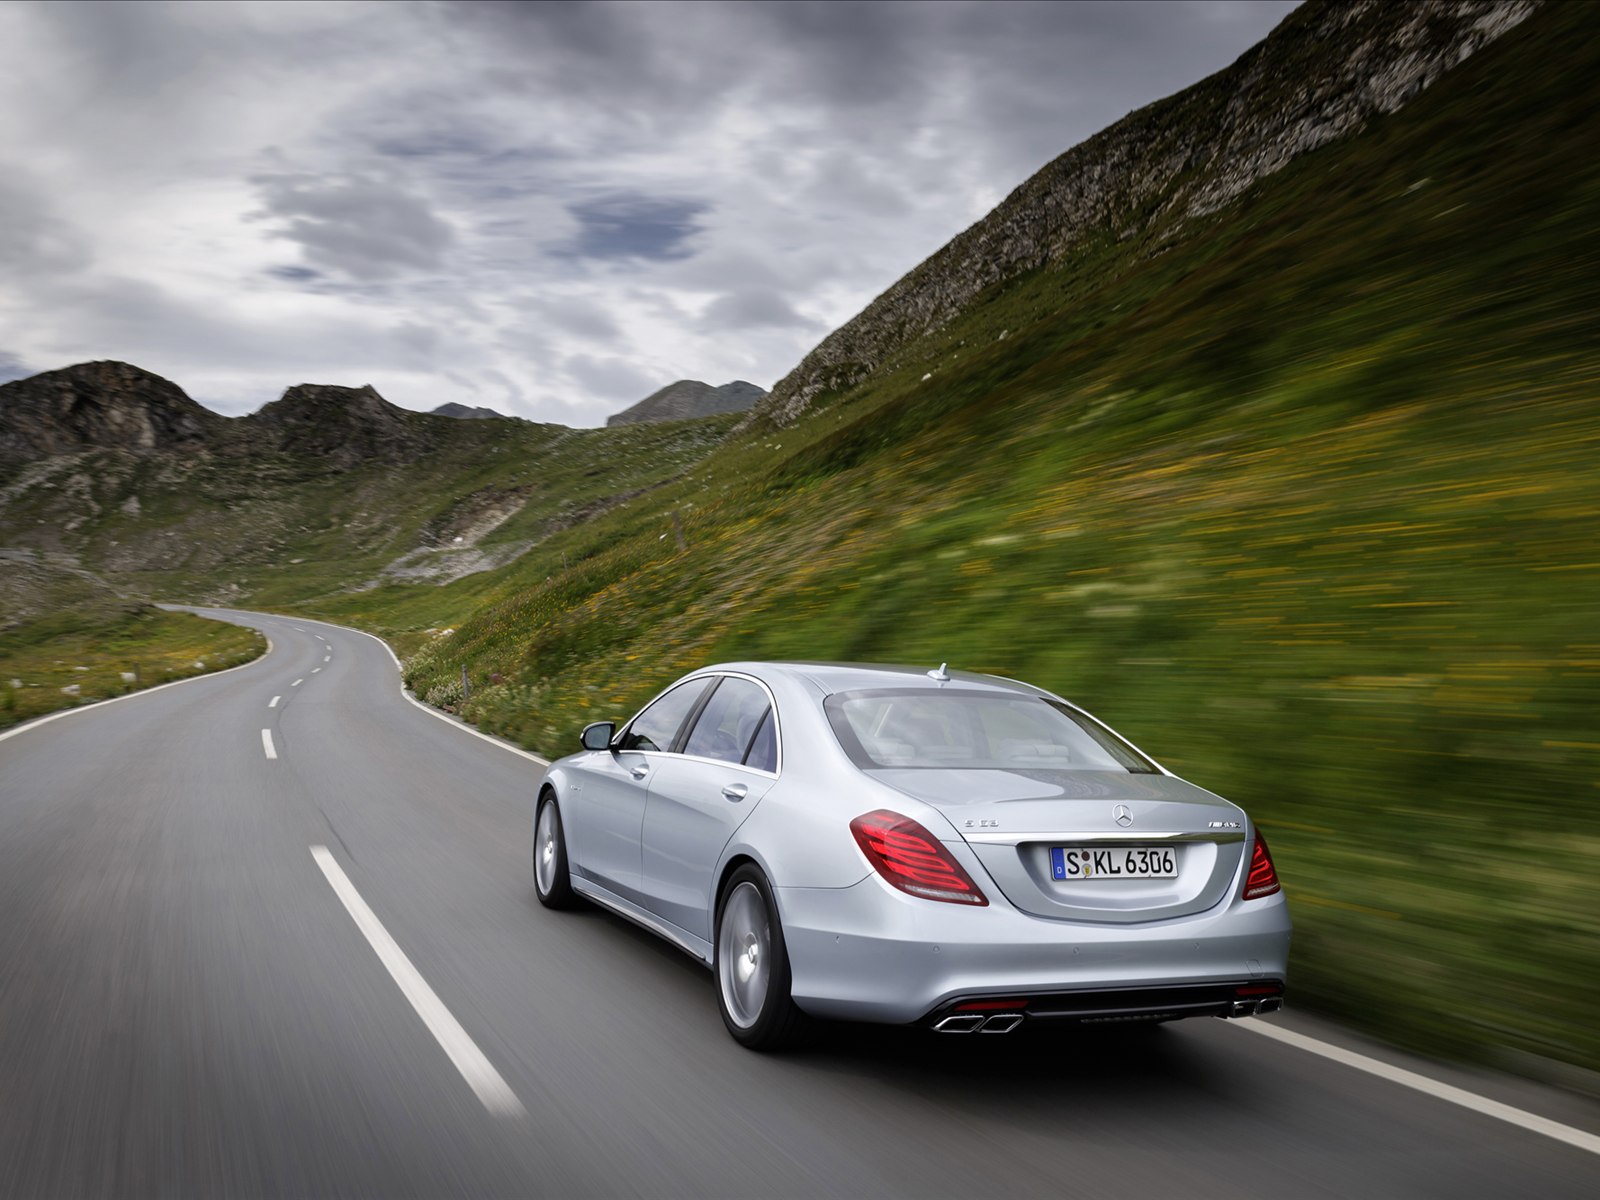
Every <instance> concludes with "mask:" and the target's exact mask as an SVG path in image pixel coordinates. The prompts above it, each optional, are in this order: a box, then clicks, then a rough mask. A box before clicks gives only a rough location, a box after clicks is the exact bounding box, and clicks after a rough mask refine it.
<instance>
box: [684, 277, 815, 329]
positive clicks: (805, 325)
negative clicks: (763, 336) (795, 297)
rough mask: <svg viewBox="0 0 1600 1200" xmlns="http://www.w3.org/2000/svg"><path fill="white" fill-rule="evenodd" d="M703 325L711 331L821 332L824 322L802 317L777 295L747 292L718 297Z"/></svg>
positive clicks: (765, 290) (710, 307) (713, 302)
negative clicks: (767, 328) (803, 330)
mask: <svg viewBox="0 0 1600 1200" xmlns="http://www.w3.org/2000/svg"><path fill="white" fill-rule="evenodd" d="M701 323H702V324H703V325H704V326H705V327H706V328H708V329H711V330H717V329H761V328H764V327H770V328H780V329H809V330H813V331H821V330H822V326H821V322H818V321H813V320H812V319H811V318H810V317H806V316H802V315H801V314H800V313H797V312H796V311H795V310H794V306H793V305H791V304H790V303H789V302H788V301H787V300H785V299H784V298H783V297H782V296H780V295H779V294H778V293H777V292H775V291H771V290H769V289H767V288H745V289H743V290H741V291H737V292H728V293H726V294H724V295H721V296H718V297H717V298H716V299H715V300H713V301H712V302H711V303H710V304H709V305H707V306H706V311H705V314H704V315H703V316H702V317H701Z"/></svg>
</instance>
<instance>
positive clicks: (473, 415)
mask: <svg viewBox="0 0 1600 1200" xmlns="http://www.w3.org/2000/svg"><path fill="white" fill-rule="evenodd" d="M430 411H431V412H432V414H433V415H434V416H436V417H455V418H456V419H457V420H461V421H489V420H495V421H507V420H511V419H512V418H510V417H507V416H506V415H505V413H498V412H495V410H494V409H492V408H481V407H478V406H475V405H471V404H457V403H456V402H455V401H453V400H452V401H450V402H448V403H446V404H441V405H439V407H438V408H435V409H432V410H430Z"/></svg>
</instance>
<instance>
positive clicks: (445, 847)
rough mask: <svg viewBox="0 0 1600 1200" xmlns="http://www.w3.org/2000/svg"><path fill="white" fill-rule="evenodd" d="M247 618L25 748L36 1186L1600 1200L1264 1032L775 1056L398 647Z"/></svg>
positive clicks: (2, 1039) (4, 1190) (1554, 1170)
mask: <svg viewBox="0 0 1600 1200" xmlns="http://www.w3.org/2000/svg"><path fill="white" fill-rule="evenodd" d="M230 619H235V620H239V621H241V622H243V623H245V624H250V625H255V626H257V627H259V628H261V629H263V630H265V631H266V632H267V634H268V636H269V637H270V638H271V639H272V643H273V649H272V651H271V652H270V653H269V654H268V655H267V656H265V657H264V658H262V659H260V660H258V661H257V662H255V663H253V664H250V665H249V666H246V667H243V668H240V669H238V670H235V671H232V672H227V673H224V674H220V675H215V676H210V677H207V678H205V679H202V680H197V681H193V682H189V683H185V684H182V685H178V686H174V687H169V688H166V689H163V690H158V691H154V692H151V693H148V694H143V695H139V696H137V697H132V698H129V699H126V700H123V701H118V702H115V703H112V704H108V705H104V706H101V707H97V708H93V709H89V710H86V711H83V712H79V713H74V714H73V715H71V716H69V717H66V718H63V719H60V720H56V721H53V722H50V723H48V724H44V725H40V726H38V727H35V728H29V729H24V730H23V731H21V732H19V733H16V734H15V735H14V736H11V737H9V738H6V739H5V740H3V741H0V1194H3V1195H6V1196H41V1197H54V1196H77V1195H109V1196H141V1195H158V1194H159V1195H163V1196H222V1195H257V1194H261V1195H291V1196H334V1195H338V1196H440V1195H472V1196H479V1195H481V1196H490V1195H506V1196H512V1195H516V1196H578V1195H646V1196H680V1195H682V1196H716V1195H737V1196H770V1195H848V1196H891V1195H893V1196H902V1195H903V1196H940V1197H963V1196H972V1197H977V1196H982V1197H988V1196H1013V1195H1015V1196H1032V1195H1039V1196H1046V1195H1048V1196H1063V1195H1065V1196H1080V1195H1081V1196H1095V1197H1113V1196H1138V1197H1162V1196H1175V1197H1176V1196H1182V1197H1203V1196H1225V1197H1229V1198H1230V1200H1237V1198H1238V1197H1241V1196H1255V1195H1277V1196H1288V1197H1301V1196H1338V1197H1348V1196H1361V1197H1373V1196H1438V1197H1451V1198H1460V1197H1475V1196H1483V1197H1495V1198H1496V1200H1504V1198H1505V1197H1515V1196H1539V1197H1541V1198H1547V1200H1548V1198H1554V1197H1561V1196H1574V1197H1577V1196H1583V1197H1585V1198H1586V1200H1587V1198H1591V1197H1593V1196H1595V1195H1600V1155H1597V1154H1595V1153H1592V1152H1588V1151H1585V1150H1584V1149H1581V1148H1579V1147H1575V1146H1571V1145H1566V1144H1563V1143H1561V1142H1559V1141H1556V1140H1553V1139H1551V1138H1549V1137H1545V1136H1541V1135H1540V1134H1538V1133H1534V1132H1530V1131H1528V1130H1526V1129H1523V1128H1519V1127H1517V1126H1515V1125H1513V1124H1508V1123H1506V1122H1504V1121H1501V1120H1496V1119H1493V1118H1491V1117H1489V1116H1485V1115H1481V1114H1479V1113H1475V1112H1471V1111H1468V1110H1466V1109H1464V1108H1461V1107H1459V1106H1457V1105H1454V1104H1450V1103H1446V1102H1444V1101H1442V1100H1439V1099H1436V1098H1433V1097H1430V1096H1426V1095H1423V1094H1420V1093H1418V1092H1417V1091H1414V1090H1411V1089H1409V1088H1406V1087H1402V1086H1398V1085H1396V1084H1394V1083H1392V1082H1388V1081H1386V1080H1383V1079H1379V1078H1374V1077H1373V1076H1371V1075H1369V1074H1365V1073H1362V1072H1360V1071H1357V1070H1353V1069H1351V1068H1350V1067H1348V1066H1345V1065H1341V1064H1339V1063H1336V1062H1331V1061H1328V1060H1327V1059H1325V1058H1321V1057H1318V1056H1316V1055H1314V1054H1310V1053H1307V1052H1305V1051H1304V1050H1302V1049H1298V1048H1295V1047H1292V1046H1286V1045H1283V1044H1280V1043H1278V1042H1275V1041H1272V1040H1270V1039H1268V1038H1266V1037H1262V1036H1259V1035H1257V1034H1255V1033H1252V1032H1250V1031H1249V1030H1248V1029H1246V1028H1244V1027H1243V1026H1244V1025H1247V1024H1249V1022H1240V1023H1232V1022H1221V1021H1190V1022H1183V1023H1179V1024H1177V1025H1173V1026H1168V1027H1163V1028H1160V1029H1153V1030H1152V1029H1145V1030H1117V1031H1105V1030H1102V1031H1100V1032H1096V1033H1094V1034H1093V1035H1091V1036H1079V1037H1070V1036H1062V1037H1050V1038H1039V1037H1027V1036H1022V1035H1012V1036H1008V1037H965V1038H953V1037H934V1036H931V1035H924V1034H906V1033H897V1032H895V1031H883V1030H874V1029H871V1028H866V1027H840V1028H836V1029H834V1030H832V1031H830V1032H829V1033H828V1034H827V1035H826V1036H824V1037H822V1038H821V1039H820V1040H819V1041H818V1042H817V1044H816V1045H814V1046H812V1047H811V1048H809V1049H807V1050H804V1051H801V1052H797V1053H794V1054H789V1055H785V1056H779V1057H763V1056H759V1055H755V1054H751V1053H749V1052H747V1051H745V1050H742V1049H740V1048H739V1047H738V1046H737V1045H735V1044H734V1042H733V1041H732V1040H731V1039H730V1038H729V1037H728V1036H727V1034H726V1033H725V1032H724V1030H723V1028H722V1025H721V1022H720V1020H719V1018H718V1016H717V1011H716V1006H715V1003H714V999H713V995H712V983H711V976H710V975H709V973H708V972H706V971H705V970H704V969H703V968H701V967H699V966H697V965H696V964H695V963H693V962H691V961H690V960H689V959H688V958H686V957H684V956H682V955H681V954H679V953H678V952H677V951H675V950H673V949H672V948H670V947H668V946H667V945H665V944H664V943H660V942H658V941H656V940H655V939H653V938H652V937H651V936H649V935H648V934H645V933H643V932H641V931H639V930H636V929H635V928H633V927H632V926H630V925H628V924H627V923H625V922H623V921H621V920H618V919H616V918H613V917H611V916H608V915H605V914H602V913H600V912H597V911H586V912H580V913H574V914H557V913H549V912H546V911H545V910H543V909H541V908H540V907H539V905H538V903H537V902H536V901H535V899H534V895H533V885H532V877H531V870H530V842H531V836H530V825H531V803H532V800H533V797H534V795H535V789H536V787H537V784H538V781H539V777H540V773H541V768H540V766H539V764H537V763H536V762H533V761H530V760H529V759H527V758H524V757H521V756H519V755H517V754H514V753H512V752H510V751H509V750H506V749H502V748H500V747H498V746H495V745H492V744H489V743H487V742H486V741H485V740H483V739H481V738H479V737H477V736H474V735H473V734H471V733H469V732H467V731H464V730H462V729H460V728H455V727H452V725H451V724H450V723H449V722H446V721H443V720H439V719H437V718H435V717H433V716H431V715H429V714H428V713H425V712H423V711H421V710H419V709H418V708H417V707H415V706H414V705H413V704H412V703H411V702H410V701H408V700H407V699H406V698H405V697H404V696H402V694H401V692H400V690H399V687H398V681H397V675H396V670H395V666H394V663H393V661H392V659H391V658H390V655H389V653H388V651H387V649H386V648H385V647H384V646H382V645H381V644H380V643H379V642H377V641H375V640H373V639H371V638H368V637H366V636H364V635H361V634H357V633H353V632H350V631H347V630H340V629H337V628H334V627H331V626H326V625H319V624H317V623H315V622H310V621H302V620H294V619H290V618H281V617H267V616H254V615H250V614H230ZM296 681H299V682H298V683H297V682H296ZM274 697H277V698H278V699H277V700H276V702H275V703H274V702H273V698H274ZM264 730H265V731H268V732H269V734H270V744H271V750H272V751H273V753H275V754H276V757H273V758H269V757H268V754H267V751H268V744H267V742H266V741H264V739H263V731H264ZM319 846H320V847H326V848H327V852H328V854H327V857H328V859H329V861H331V862H332V863H333V864H334V866H333V867H332V872H331V873H330V872H329V871H328V870H325V869H324V867H323V865H322V864H321V863H319V861H318V859H317V858H316V857H314V856H313V853H312V847H319ZM335 876H342V877H343V878H344V879H346V880H347V881H348V884H349V885H350V886H351V887H353V890H354V892H356V893H359V896H360V898H361V901H364V903H365V905H366V906H369V907H370V911H371V914H372V915H373V917H374V918H375V919H376V921H377V922H379V923H381V926H382V929H383V930H384V931H386V932H387V935H388V936H389V937H391V938H392V945H393V947H395V948H397V949H398V951H399V952H400V953H401V954H402V955H403V957H404V958H405V959H406V960H407V961H408V962H409V963H410V964H411V965H412V966H413V967H414V970H415V972H416V973H417V975H419V976H420V979H421V981H422V984H423V989H424V990H425V991H428V994H431V995H432V996H433V997H434V998H435V1002H434V1004H433V1005H431V1006H430V1004H429V1002H428V1001H427V997H426V996H421V998H420V999H417V1000H416V1003H414V1002H413V999H414V998H416V997H417V996H419V995H420V993H418V992H417V991H416V989H415V986H414V985H413V986H412V991H411V993H410V994H409V996H408V993H407V991H405V990H403V988H402V986H401V984H400V982H398V981H397V977H396V975H394V974H392V973H391V971H390V969H389V968H388V967H387V966H386V965H385V962H384V960H383V959H381V958H380V955H379V953H378V951H377V950H375V948H374V945H373V944H372V943H371V942H370V941H369V940H368V938H367V936H366V935H365V934H364V933H363V932H362V929H361V927H360V926H359V925H358V922H357V920H356V919H355V918H354V917H353V915H352V911H351V909H350V908H349V907H347V904H346V902H345V900H344V899H342V898H341V895H340V893H339V892H338V891H336V888H335V885H334V882H333V880H334V877H335ZM361 901H358V902H357V903H358V904H359V903H360V902H361ZM380 940H381V936H380ZM392 958H393V955H392V954H391V960H392ZM402 974H403V971H402ZM429 989H431V991H429ZM1291 1001H1292V994H1291ZM419 1006H420V1008H421V1009H422V1010H425V1011H427V1012H428V1013H430V1014H431V1019H433V1020H434V1021H435V1025H434V1026H430V1024H428V1023H427V1022H426V1021H425V1020H424V1017H423V1016H422V1015H419ZM440 1012H445V1013H446V1014H447V1015H446V1016H445V1017H444V1018H442V1021H443V1022H444V1025H443V1026H439V1025H438V1022H439V1021H440V1020H441V1018H439V1015H438V1014H439V1013H440ZM452 1020H453V1022H455V1023H456V1029H455V1032H451V1031H450V1030H449V1028H448V1026H449V1024H450V1022H451V1021H452ZM1271 1020H1272V1021H1274V1022H1278V1023H1279V1024H1280V1027H1288V1028H1294V1029H1302V1030H1305V1029H1310V1030H1311V1031H1312V1032H1313V1033H1315V1034H1316V1035H1317V1036H1319V1037H1324V1038H1331V1039H1333V1040H1342V1041H1345V1042H1349V1041H1350V1039H1348V1038H1345V1037H1344V1036H1343V1035H1340V1034H1339V1033H1338V1032H1337V1031H1329V1030H1327V1029H1325V1028H1320V1027H1315V1026H1310V1025H1308V1024H1307V1023H1306V1022H1305V1021H1304V1020H1303V1019H1301V1018H1297V1017H1296V1016H1295V1015H1294V1014H1293V1013H1286V1014H1283V1015H1282V1016H1281V1017H1279V1018H1271ZM435 1027H440V1028H444V1030H445V1032H444V1033H443V1034H440V1035H438V1036H436V1034H435V1033H434V1032H433V1029H434V1028H435ZM441 1037H442V1038H443V1040H442V1041H441ZM452 1039H453V1040H452ZM447 1045H450V1046H451V1047H452V1048H453V1050H454V1052H455V1053H454V1056H452V1053H450V1052H447V1049H446V1046H447ZM464 1047H470V1048H473V1051H474V1052H476V1053H479V1054H480V1055H481V1059H480V1060H476V1061H478V1062H479V1063H480V1067H481V1069H480V1070H479V1073H478V1075H477V1076H475V1077H473V1078H469V1076H470V1075H471V1073H472V1070H473V1068H472V1067H471V1062H472V1061H474V1060H472V1059H471V1053H469V1052H468V1050H467V1049H464ZM1385 1057H1387V1058H1389V1059H1390V1060H1394V1056H1393V1055H1386V1056H1385ZM458 1061H463V1062H466V1063H467V1065H468V1073H467V1074H463V1071H462V1069H460V1068H459V1067H458V1065H457V1062H458ZM1411 1065H1413V1066H1416V1064H1411ZM1420 1069H1422V1070H1424V1071H1426V1072H1427V1073H1428V1074H1430V1075H1431V1076H1433V1077H1435V1078H1439V1079H1444V1080H1446V1081H1448V1082H1453V1083H1457V1084H1460V1085H1462V1086H1465V1087H1469V1088H1471V1089H1473V1090H1474V1091H1476V1092H1479V1093H1481V1094H1484V1095H1486V1096H1490V1097H1491V1098H1494V1099H1498V1100H1502V1101H1506V1102H1508V1103H1511V1104H1515V1105H1517V1106H1519V1107H1520V1108H1524V1109H1527V1110H1529V1111H1532V1112H1535V1113H1539V1114H1542V1115H1544V1116H1546V1117H1550V1118H1553V1119H1555V1120H1558V1121H1562V1122H1565V1123H1567V1124H1568V1125H1571V1126H1576V1127H1578V1128H1580V1129H1584V1130H1588V1131H1590V1132H1596V1131H1600V1107H1597V1106H1595V1105H1593V1104H1590V1103H1588V1102H1583V1101H1579V1100H1576V1099H1574V1098H1572V1097H1570V1096H1568V1095H1566V1094H1564V1093H1556V1092H1550V1091H1545V1090H1543V1089H1540V1088H1536V1087H1532V1086H1530V1085H1525V1084H1520V1083H1514V1082H1510V1081H1506V1080H1496V1079H1493V1078H1468V1077H1465V1076H1463V1075H1460V1074H1456V1073H1452V1072H1450V1071H1448V1070H1446V1069H1444V1068H1440V1067H1434V1066H1423V1067H1421V1068H1420ZM483 1071H487V1075H484V1074H483V1073H482V1072H483ZM497 1085H498V1087H499V1089H500V1090H497ZM497 1097H498V1098H497Z"/></svg>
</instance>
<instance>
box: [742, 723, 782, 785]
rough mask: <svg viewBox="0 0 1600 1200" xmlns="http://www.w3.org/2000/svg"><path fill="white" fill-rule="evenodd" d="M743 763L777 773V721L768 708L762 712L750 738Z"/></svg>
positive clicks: (759, 769) (760, 769)
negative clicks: (758, 723) (759, 721)
mask: <svg viewBox="0 0 1600 1200" xmlns="http://www.w3.org/2000/svg"><path fill="white" fill-rule="evenodd" d="M744 765H745V766H747V767H754V768H755V769H756V770H758V771H769V772H771V773H772V774H774V775H776V774H777V773H778V723H777V722H776V721H774V720H773V719H772V710H771V709H770V708H769V709H767V711H766V712H765V713H763V714H762V716H761V724H760V726H758V727H757V729H756V731H755V734H754V736H752V737H751V739H750V751H749V753H747V754H746V755H745V757H744Z"/></svg>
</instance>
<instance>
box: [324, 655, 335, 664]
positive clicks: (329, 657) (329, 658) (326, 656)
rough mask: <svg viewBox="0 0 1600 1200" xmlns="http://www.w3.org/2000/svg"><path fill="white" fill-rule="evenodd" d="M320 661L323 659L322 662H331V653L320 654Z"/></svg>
mask: <svg viewBox="0 0 1600 1200" xmlns="http://www.w3.org/2000/svg"><path fill="white" fill-rule="evenodd" d="M322 661H323V662H332V661H333V655H331V654H324V655H323V656H322Z"/></svg>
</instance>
